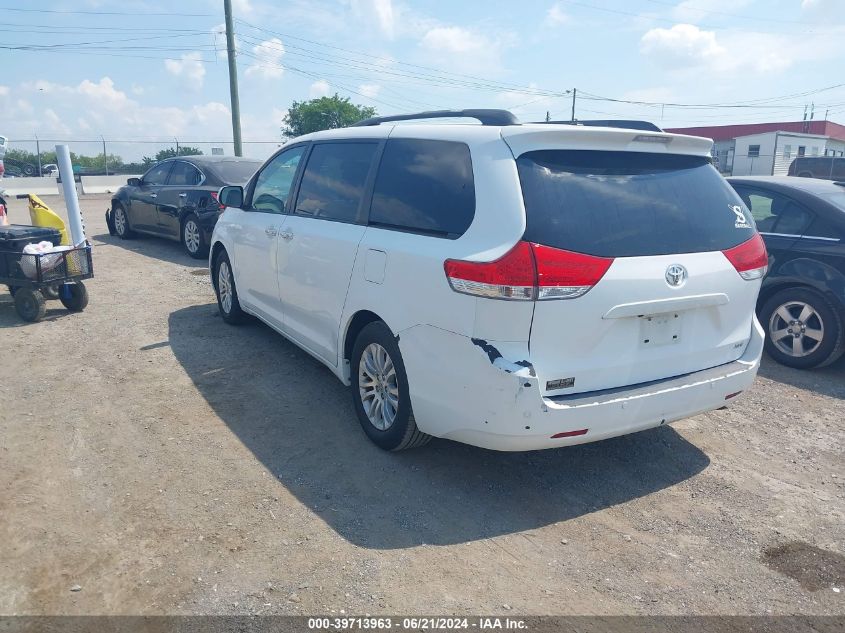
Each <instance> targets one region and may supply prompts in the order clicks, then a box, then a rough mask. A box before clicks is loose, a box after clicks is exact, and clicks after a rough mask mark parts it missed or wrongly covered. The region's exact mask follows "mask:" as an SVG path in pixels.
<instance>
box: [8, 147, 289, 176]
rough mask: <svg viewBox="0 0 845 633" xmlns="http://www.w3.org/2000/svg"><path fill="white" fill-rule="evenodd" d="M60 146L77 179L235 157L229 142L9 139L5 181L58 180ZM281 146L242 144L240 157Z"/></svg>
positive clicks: (265, 153)
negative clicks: (176, 160)
mask: <svg viewBox="0 0 845 633" xmlns="http://www.w3.org/2000/svg"><path fill="white" fill-rule="evenodd" d="M59 144H61V145H67V146H68V147H69V148H70V151H71V163H72V164H73V171H74V173H75V174H76V175H78V176H108V175H139V174H142V173H144V172H145V171H146V170H147V169H149V167H150V166H151V165H152V164H154V163H155V162H157V161H159V160H163V159H164V158H169V157H170V156H176V155H177V154H178V155H191V154H204V155H222V156H234V154H235V152H234V144H233V143H232V142H231V141H194V140H190V139H185V140H183V139H178V138H174V139H171V140H169V141H168V140H162V141H149V140H136V139H108V138H105V139H103V138H101V139H82V140H72V139H51V138H43V139H41V138H39V139H34V138H33V139H14V138H10V139H9V140H8V143H7V147H6V155H5V157H0V158H2V159H3V163H4V166H5V176H4V177H6V178H15V177H18V178H19V177H37V176H42V177H55V176H57V175H58V167H57V161H56V151H55V147H56V145H59ZM283 144H284V141H283V140H281V139H279V140H277V141H251V142H244V144H243V150H244V151H243V154H244V156H246V157H249V158H257V159H264V158H266V157H268V156H269V155H270V154H272V153H273V152H274V151H275V150H276V149H278V148H279V147H281V146H282V145H283Z"/></svg>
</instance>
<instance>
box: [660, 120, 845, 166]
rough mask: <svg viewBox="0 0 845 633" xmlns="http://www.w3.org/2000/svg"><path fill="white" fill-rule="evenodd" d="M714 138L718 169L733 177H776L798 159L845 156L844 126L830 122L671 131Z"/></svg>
mask: <svg viewBox="0 0 845 633" xmlns="http://www.w3.org/2000/svg"><path fill="white" fill-rule="evenodd" d="M666 131H667V132H677V133H680V134H692V135H695V136H705V137H708V138H712V139H713V157H714V158H715V159H716V163H717V165H718V167H719V170H720V171H721V172H722V173H723V174H726V175H732V176H772V175H774V176H779V175H784V174H786V173H787V172H788V171H789V165H790V164H791V163H792V161H793V160H795V159H796V158H798V157H799V156H845V126H843V125H839V124H838V123H833V122H832V121H790V122H785V123H755V124H750V125H719V126H713V127H694V128H674V129H670V130H666Z"/></svg>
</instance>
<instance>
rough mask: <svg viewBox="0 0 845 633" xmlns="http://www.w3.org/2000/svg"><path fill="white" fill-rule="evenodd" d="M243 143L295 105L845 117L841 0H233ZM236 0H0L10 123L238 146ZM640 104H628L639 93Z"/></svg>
mask: <svg viewBox="0 0 845 633" xmlns="http://www.w3.org/2000/svg"><path fill="white" fill-rule="evenodd" d="M232 4H233V12H234V17H235V32H236V40H237V50H238V56H237V60H238V76H239V89H240V104H241V114H242V128H243V137H244V141H245V145H244V153H245V154H246V155H249V156H255V157H257V158H264V157H266V156H267V155H269V154H270V153H271V152H272V151H273V150H274V149H275V148H276V147H278V146H279V145H280V144H281V143H282V142H283V138H282V136H281V131H280V126H281V124H282V119H283V117H284V115H285V112H286V111H287V109H288V108H289V107H290V105H291V103H292V102H294V101H303V100H307V99H310V98H315V97H319V96H323V95H332V94H334V93H338V94H339V95H341V96H343V97H349V98H350V99H351V100H352V101H353V102H355V103H358V104H363V105H371V106H373V107H375V108H376V109H377V111H378V112H379V114H395V113H400V112H416V111H421V110H429V109H440V108H456V109H457V108H473V107H475V108H507V109H510V110H511V111H513V112H514V113H515V114H517V116H519V117H520V119H522V120H523V121H531V120H541V119H544V118H545V117H546V113H547V112H548V113H549V115H550V116H551V118H552V119H569V118H570V116H571V107H572V91H573V89H576V90H577V92H576V98H575V116H576V117H577V118H581V119H588V118H593V119H603V118H638V119H646V120H651V121H654V122H655V123H657V124H658V125H660V126H661V127H678V126H685V125H690V126H692V125H719V124H730V123H746V122H747V123H751V122H762V121H787V120H800V119H801V118H802V117H803V116H804V108H805V107H806V106H808V105H810V104H811V103H812V104H814V116H815V118H817V119H819V118H824V116H825V112H826V111H827V112H828V118H829V119H831V120H834V121H839V122H841V123H845V75H844V74H843V68H845V63H843V62H845V47H843V46H842V42H843V36H845V0H683V1H681V0H522V1H521V2H514V1H513V0H511V1H509V2H495V1H492V0H491V1H488V2H475V1H471V0H464V1H463V2H461V1H455V0H450V1H433V0H432V1H423V0H232ZM223 24H224V17H223V0H180V1H179V2H175V1H173V0H170V1H168V2H164V1H161V0H32V1H30V2H25V3H24V2H18V1H16V2H10V1H9V0H0V68H2V72H0V135H3V136H7V137H8V138H9V139H10V142H9V147H10V148H11V147H21V148H26V149H30V150H32V149H34V148H35V143H34V141H33V139H35V138H36V136H37V137H38V138H39V139H43V142H42V143H41V144H42V149H43V148H44V147H43V146H44V145H46V146H48V147H50V146H51V145H52V144H54V143H55V142H56V141H57V140H60V141H65V142H68V143H69V144H70V145H71V150H73V151H76V152H78V153H85V154H96V153H99V152H101V151H102V140H103V139H104V140H105V141H106V143H107V146H108V152H109V153H116V154H120V155H121V156H123V158H124V159H125V160H127V161H128V160H136V159H138V158H140V157H141V156H142V155H153V154H155V152H156V151H158V149H161V148H162V147H166V146H168V145H175V142H176V141H178V142H179V143H180V144H182V145H194V146H199V147H201V148H202V149H204V151H206V153H209V152H210V148H211V147H212V146H219V147H223V148H224V151H225V153H226V154H231V153H232V144H231V139H232V130H231V114H230V109H229V108H230V100H229V82H228V67H227V62H226V38H225V34H224V26H223ZM631 102H634V103H631Z"/></svg>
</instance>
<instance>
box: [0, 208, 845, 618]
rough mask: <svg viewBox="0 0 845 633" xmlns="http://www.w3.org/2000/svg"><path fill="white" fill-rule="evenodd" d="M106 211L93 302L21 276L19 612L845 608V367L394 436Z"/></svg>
mask: <svg viewBox="0 0 845 633" xmlns="http://www.w3.org/2000/svg"><path fill="white" fill-rule="evenodd" d="M49 202H50V203H54V204H55V205H56V207H58V208H59V209H61V206H60V205H61V203H60V202H57V199H55V198H53V199H50V200H49ZM106 206H107V199H106V197H88V198H86V199H85V200H83V209H84V210H85V213H86V222H87V226H88V232H89V234H90V235H91V236H93V243H94V245H95V253H94V264H95V269H96V275H97V276H96V278H95V279H93V280H91V282H90V283H89V284H88V286H89V290H90V295H91V303H90V306H89V308H88V310H87V311H85V312H84V313H81V314H69V313H67V312H65V311H64V310H63V309H61V305H60V304H59V303H58V302H54V303H51V304H50V305H51V309H50V310H49V311H48V318H47V319H46V320H45V321H44V322H42V323H40V324H26V325H25V324H23V323H22V322H21V321H20V320H19V318H18V316H17V314H16V313H15V312H14V309H13V307H12V304H11V298H10V297H9V295H8V294H5V293H2V294H0V398H2V400H1V401H0V402H2V404H0V419H2V425H0V430H2V435H0V613H2V614H59V613H61V614H83V613H108V614H116V613H122V614H129V613H132V614H137V613H143V614H163V613H167V614H172V613H207V614H217V613H285V614H286V613H299V614H301V613H344V612H345V613H347V614H348V613H373V614H378V613H384V614H395V613H418V614H419V613H444V612H445V613H455V614H473V613H479V612H482V613H501V614H768V613H774V614H792V613H801V614H843V613H845V578H843V576H845V572H844V571H843V563H845V558H842V554H843V552H845V468H843V465H845V439H843V438H845V435H843V431H845V400H843V399H845V362H840V363H837V364H836V365H835V366H833V367H831V368H828V369H825V370H821V371H814V372H796V371H792V370H788V369H785V368H783V367H780V366H777V365H775V364H774V363H772V362H771V361H769V360H766V361H765V362H764V365H763V369H762V371H761V376H760V378H759V379H758V381H757V383H756V385H755V387H754V389H753V390H752V391H751V392H749V393H748V394H747V395H745V396H744V397H742V398H741V399H739V400H738V401H737V402H736V403H735V404H734V405H733V406H732V407H731V408H729V409H727V410H722V411H717V412H714V413H711V414H707V415H701V416H698V417H696V418H693V419H690V420H686V421H683V422H680V423H677V424H675V425H673V426H672V427H671V428H659V429H655V430H652V431H648V432H644V433H640V434H637V435H633V436H629V437H623V438H618V439H615V440H610V441H605V442H601V443H598V444H592V445H586V446H581V447H574V448H568V449H562V450H556V451H545V452H535V453H524V454H500V453H495V452H490V451H485V450H481V449H475V448H471V447H468V446H462V445H458V444H454V443H451V442H447V441H441V440H436V441H434V442H432V443H431V444H430V445H429V446H427V447H426V448H424V449H421V450H417V451H412V452H407V453H403V454H387V453H384V452H381V451H380V450H379V449H377V448H375V447H374V446H373V445H371V444H370V443H369V441H368V440H367V439H366V437H365V436H364V434H363V433H362V431H361V429H360V427H359V425H358V422H357V420H356V419H355V416H354V415H353V413H352V409H351V406H350V398H349V395H348V393H347V390H346V389H345V388H344V387H343V386H342V385H341V384H340V383H339V382H338V381H337V380H336V379H335V378H334V377H333V376H332V375H331V374H330V373H329V371H328V370H327V369H324V368H323V367H322V366H321V365H319V364H318V363H317V362H316V361H314V360H312V359H311V358H310V357H309V356H307V355H306V354H305V353H303V352H301V351H299V350H298V349H297V348H296V347H294V346H293V345H291V344H289V343H287V342H286V341H285V340H283V339H282V338H281V337H280V336H278V335H276V334H275V333H273V332H272V331H271V330H270V329H269V328H267V327H265V326H263V325H260V324H251V325H247V326H244V327H241V328H232V327H229V326H226V325H225V324H224V323H223V322H222V320H221V319H220V318H219V317H218V316H217V308H216V305H215V304H214V303H213V295H212V289H211V285H210V283H209V281H208V277H207V275H206V274H205V273H204V268H203V267H204V263H203V262H197V261H195V260H191V259H189V258H188V257H187V256H186V255H184V254H183V252H182V250H181V247H180V246H179V245H178V244H176V243H171V242H166V241H161V240H157V239H153V238H145V239H138V240H134V241H127V242H121V241H120V240H118V239H117V238H112V237H109V236H108V233H107V231H106V228H105V222H104V220H103V217H102V211H103V210H104V209H105V207H106ZM10 216H11V219H12V221H18V222H25V221H27V220H26V218H27V216H26V213H25V207H24V206H23V205H22V204H21V201H17V200H15V201H12V209H11V212H10ZM813 548H818V549H813ZM834 587H835V588H837V589H839V591H838V592H837V591H835V590H834Z"/></svg>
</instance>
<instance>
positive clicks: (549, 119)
mask: <svg viewBox="0 0 845 633" xmlns="http://www.w3.org/2000/svg"><path fill="white" fill-rule="evenodd" d="M551 120H552V116H551V114H549V111H548V110H546V123H548V122H549V121H551Z"/></svg>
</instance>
